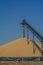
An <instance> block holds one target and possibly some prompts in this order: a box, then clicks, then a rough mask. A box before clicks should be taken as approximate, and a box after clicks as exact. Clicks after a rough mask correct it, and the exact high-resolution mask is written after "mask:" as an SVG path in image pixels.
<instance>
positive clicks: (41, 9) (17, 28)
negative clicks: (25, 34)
mask: <svg viewBox="0 0 43 65" xmlns="http://www.w3.org/2000/svg"><path fill="white" fill-rule="evenodd" d="M23 19H26V20H27V22H28V23H29V24H30V25H32V26H33V27H34V28H35V29H36V30H37V31H38V32H39V33H40V34H41V35H42V36H43V0H0V45H2V44H4V43H7V42H9V41H12V40H15V39H18V38H20V37H22V28H21V24H20V23H21V22H22V20H23Z"/></svg>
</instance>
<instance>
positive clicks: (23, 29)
mask: <svg viewBox="0 0 43 65" xmlns="http://www.w3.org/2000/svg"><path fill="white" fill-rule="evenodd" d="M22 35H23V38H24V37H25V27H24V25H22Z"/></svg>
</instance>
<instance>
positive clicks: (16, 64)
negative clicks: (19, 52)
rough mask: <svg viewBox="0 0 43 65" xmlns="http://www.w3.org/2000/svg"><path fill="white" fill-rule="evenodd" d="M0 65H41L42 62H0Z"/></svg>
mask: <svg viewBox="0 0 43 65" xmlns="http://www.w3.org/2000/svg"><path fill="white" fill-rule="evenodd" d="M0 65H43V61H40V62H32V61H30V62H10V61H9V62H0Z"/></svg>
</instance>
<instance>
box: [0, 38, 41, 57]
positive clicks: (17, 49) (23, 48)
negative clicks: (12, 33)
mask: <svg viewBox="0 0 43 65" xmlns="http://www.w3.org/2000/svg"><path fill="white" fill-rule="evenodd" d="M37 45H38V46H39V47H40V48H41V44H40V43H37ZM33 46H34V43H33V42H32V41H31V40H28V42H27V39H26V38H20V39H17V40H15V41H12V42H9V43H7V44H5V45H2V46H0V57H34V56H35V57H37V56H41V52H40V50H39V49H38V48H37V47H35V53H33V49H34V48H33Z"/></svg>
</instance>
